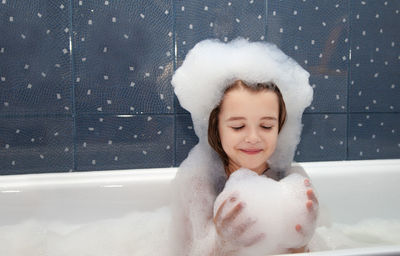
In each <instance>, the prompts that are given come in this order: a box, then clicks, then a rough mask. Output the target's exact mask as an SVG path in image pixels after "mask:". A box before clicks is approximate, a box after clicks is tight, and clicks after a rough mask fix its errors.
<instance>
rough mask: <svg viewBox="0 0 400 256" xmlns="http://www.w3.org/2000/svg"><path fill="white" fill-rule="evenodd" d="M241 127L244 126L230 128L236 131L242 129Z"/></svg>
mask: <svg viewBox="0 0 400 256" xmlns="http://www.w3.org/2000/svg"><path fill="white" fill-rule="evenodd" d="M243 127H244V125H242V126H232V129H233V130H236V131H238V130H240V129H242V128H243Z"/></svg>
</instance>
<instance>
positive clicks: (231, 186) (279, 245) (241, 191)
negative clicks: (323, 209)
mask: <svg viewBox="0 0 400 256" xmlns="http://www.w3.org/2000/svg"><path fill="white" fill-rule="evenodd" d="M232 195H233V196H234V197H235V198H236V201H235V202H234V203H231V202H230V200H227V203H226V204H225V207H224V208H223V209H224V210H223V211H222V213H221V214H222V215H224V212H225V211H230V210H231V209H232V207H234V206H235V205H236V204H237V202H243V203H245V206H244V208H243V211H242V212H241V214H239V215H238V217H237V218H235V220H234V223H235V224H237V225H240V224H241V223H245V222H246V221H249V220H254V221H256V224H255V225H253V226H252V227H251V228H250V229H249V230H248V231H246V232H245V233H244V234H243V237H242V238H243V239H250V238H251V237H254V236H256V235H257V234H261V233H262V234H264V235H265V237H264V239H263V240H262V241H261V242H258V243H256V244H254V245H252V246H250V247H244V248H241V250H240V252H239V253H238V254H237V255H242V256H246V255H249V256H250V255H258V254H259V253H260V252H263V253H265V254H268V255H269V254H274V253H284V252H286V251H287V249H289V248H300V247H302V246H304V245H307V244H308V242H309V241H310V239H311V237H312V235H313V233H314V229H315V221H314V219H313V216H312V215H311V214H310V213H309V212H308V210H307V208H306V206H305V204H304V202H306V201H307V196H306V187H305V186H304V177H303V176H301V175H299V174H291V175H289V176H287V177H285V178H284V179H282V180H281V181H280V182H277V181H275V180H273V179H270V178H268V177H266V176H259V175H257V174H256V173H254V172H252V171H250V170H248V169H244V168H242V169H239V170H237V171H236V172H234V173H233V174H232V175H231V176H230V178H229V180H228V181H227V183H226V185H225V188H224V190H223V191H222V193H221V194H220V195H219V196H218V197H217V199H216V201H215V204H214V216H215V214H216V212H217V210H218V209H219V207H220V205H221V204H222V202H223V201H225V200H226V199H229V198H230V197H231V196H232ZM297 224H300V225H302V227H303V228H302V230H301V233H300V232H297V231H296V229H295V227H296V225H297Z"/></svg>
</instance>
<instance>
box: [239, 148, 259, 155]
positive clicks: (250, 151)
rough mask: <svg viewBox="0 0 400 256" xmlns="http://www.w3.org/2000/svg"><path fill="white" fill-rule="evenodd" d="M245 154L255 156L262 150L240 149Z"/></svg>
mask: <svg viewBox="0 0 400 256" xmlns="http://www.w3.org/2000/svg"><path fill="white" fill-rule="evenodd" d="M240 151H242V152H243V153H246V154H248V155H255V154H258V153H260V152H261V151H262V149H240Z"/></svg>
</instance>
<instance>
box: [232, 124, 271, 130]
mask: <svg viewBox="0 0 400 256" xmlns="http://www.w3.org/2000/svg"><path fill="white" fill-rule="evenodd" d="M242 128H244V125H242V126H238V127H232V129H233V130H235V131H238V130H240V129H242ZM261 128H263V129H265V130H270V129H272V126H261Z"/></svg>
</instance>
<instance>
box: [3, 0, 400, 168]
mask: <svg viewBox="0 0 400 256" xmlns="http://www.w3.org/2000/svg"><path fill="white" fill-rule="evenodd" d="M399 10H400V0H387V1H383V0H364V1H359V0H357V1H350V0H347V1H344V0H343V1H340V0H339V1H331V0H325V1H310V0H307V1H306V0H298V1H278V0H271V1H269V0H267V1H262V0H231V1H227V0H207V1H197V0H190V1H186V0H185V1H178V0H158V1H156V0H153V1H150V0H136V1H132V0H109V1H94V0H84V1H83V0H82V1H79V0H70V1H68V0H32V1H12V0H0V77H1V80H0V174H20V173H40V172H68V171H85V170H103V169H123V168H150V167H169V166H177V165H179V163H180V162H181V161H182V160H183V159H184V158H185V157H186V155H187V153H188V151H189V150H190V149H191V148H192V147H193V145H194V144H196V142H197V138H196V137H195V135H194V132H193V128H192V124H191V120H190V115H189V114H188V113H187V112H185V111H184V110H183V109H182V108H181V107H179V103H178V101H177V99H176V98H175V96H174V94H173V90H172V87H171V85H170V80H171V76H172V74H173V72H174V70H175V69H176V67H178V66H179V65H180V64H181V62H182V60H183V58H184V57H185V54H186V53H187V51H188V50H189V49H190V48H192V47H193V46H194V45H195V44H196V43H197V42H199V41H200V40H202V39H206V38H219V39H221V40H223V41H229V40H231V39H233V38H235V37H237V36H242V37H245V38H249V39H250V40H265V41H270V42H273V43H276V44H277V45H278V46H279V47H280V48H281V49H282V50H283V51H284V52H285V53H287V54H288V55H290V56H292V57H293V58H294V59H296V60H297V61H298V62H299V63H300V64H301V65H302V66H303V67H304V68H305V69H307V70H308V71H309V72H310V73H311V84H312V85H313V87H314V90H315V97H314V102H313V104H312V106H311V107H310V108H308V109H307V111H306V113H305V115H304V117H303V121H304V124H305V126H304V130H303V136H302V141H301V144H300V145H299V147H298V150H297V152H296V160H297V161H323V160H346V159H381V158H399V157H400V113H399V110H400V100H399V99H400V88H399V87H400V84H399V81H400V72H399V71H400V47H399V44H400V33H399V24H400V14H399Z"/></svg>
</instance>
